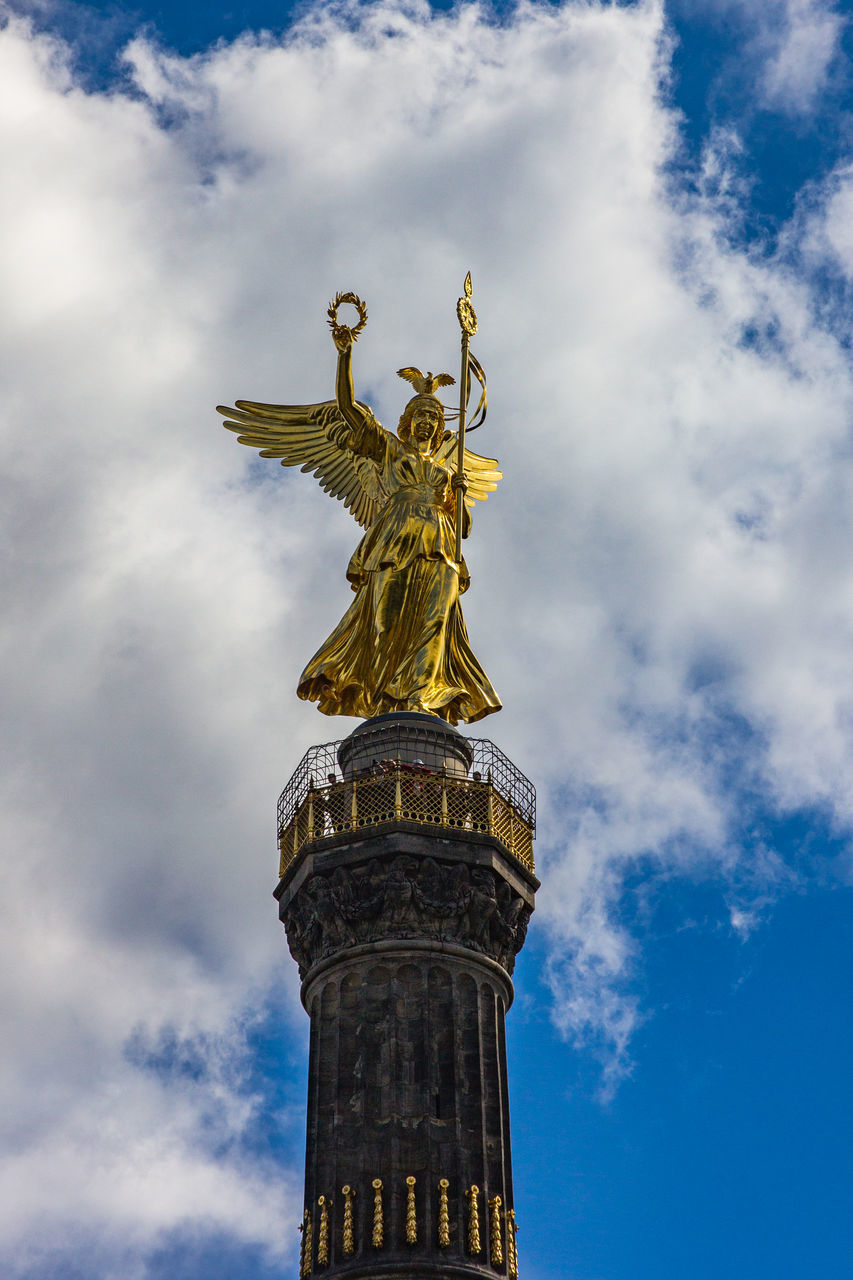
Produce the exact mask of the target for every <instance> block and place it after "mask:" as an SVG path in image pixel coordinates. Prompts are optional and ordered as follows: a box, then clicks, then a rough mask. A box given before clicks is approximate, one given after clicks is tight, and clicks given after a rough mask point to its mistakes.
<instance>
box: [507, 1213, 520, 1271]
mask: <svg viewBox="0 0 853 1280" xmlns="http://www.w3.org/2000/svg"><path fill="white" fill-rule="evenodd" d="M517 1235H518V1224H517V1222H516V1221H515V1210H514V1209H509V1210H507V1215H506V1252H507V1271H508V1273H509V1280H518V1246H517V1245H516V1242H515V1237H516V1236H517Z"/></svg>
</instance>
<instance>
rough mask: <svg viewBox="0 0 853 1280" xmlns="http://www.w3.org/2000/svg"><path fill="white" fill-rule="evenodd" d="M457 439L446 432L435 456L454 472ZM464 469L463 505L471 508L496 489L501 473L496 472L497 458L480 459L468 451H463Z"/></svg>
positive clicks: (476, 454)
mask: <svg viewBox="0 0 853 1280" xmlns="http://www.w3.org/2000/svg"><path fill="white" fill-rule="evenodd" d="M457 446H458V441H457V437H456V436H455V435H454V434H453V432H450V431H448V432H447V434H446V435H445V437H444V439H443V441H442V442H441V444H440V446H439V448H438V454H437V456H438V457H440V458H441V459H442V461H443V462H445V463H447V464H448V465H449V466H450V467H451V468H452V469H453V470H454V471H455V470H456V450H457ZM462 456H463V458H464V463H463V466H464V469H465V474H466V476H467V477H468V491H467V493H466V494H465V505H466V506H467V507H469V508H470V507H473V505H474V503H475V502H485V500H486V498H488V496H489V494H490V493H492V492H493V491H494V490H495V489H497V487H498V481H499V480H500V479H501V478H502V475H503V472H501V471H499V470H498V460H497V458H482V457H481V456H480V454H479V453H472V452H471V450H470V449H465V450H463V455H462Z"/></svg>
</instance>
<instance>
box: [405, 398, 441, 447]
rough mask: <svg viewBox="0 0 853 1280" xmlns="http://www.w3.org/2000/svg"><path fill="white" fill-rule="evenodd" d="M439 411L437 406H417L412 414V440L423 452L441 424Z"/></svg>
mask: <svg viewBox="0 0 853 1280" xmlns="http://www.w3.org/2000/svg"><path fill="white" fill-rule="evenodd" d="M441 418H442V414H441V410H440V409H439V408H438V406H437V405H431V404H419V405H417V406H416V408H415V410H414V412H413V414H412V422H411V432H412V439H413V440H414V442H415V444H416V445H417V446H418V448H419V449H420V450H421V451H423V450H424V449H425V448H426V447H427V446H428V445H429V444H430V443H431V441H432V440H433V439H434V438H435V435H436V433H437V431H438V428H439V426H440V424H441Z"/></svg>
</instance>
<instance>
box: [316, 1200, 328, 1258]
mask: <svg viewBox="0 0 853 1280" xmlns="http://www.w3.org/2000/svg"><path fill="white" fill-rule="evenodd" d="M317 1204H318V1205H319V1206H320V1230H319V1232H318V1233H317V1266H318V1267H327V1266H328V1265H329V1205H328V1202H327V1200H326V1197H325V1196H320V1197H319V1199H318V1200H317Z"/></svg>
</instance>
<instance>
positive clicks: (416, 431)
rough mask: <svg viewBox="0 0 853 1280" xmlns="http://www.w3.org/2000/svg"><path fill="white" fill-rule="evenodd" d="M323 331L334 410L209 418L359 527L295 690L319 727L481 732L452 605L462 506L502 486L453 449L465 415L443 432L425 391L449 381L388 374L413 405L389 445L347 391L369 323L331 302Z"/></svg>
mask: <svg viewBox="0 0 853 1280" xmlns="http://www.w3.org/2000/svg"><path fill="white" fill-rule="evenodd" d="M467 298H470V282H466V299H467ZM344 303H348V304H351V305H352V306H355V307H356V309H357V311H358V315H359V320H358V324H356V325H355V326H354V327H353V328H349V327H348V326H347V325H345V324H343V323H341V322H340V321H339V319H338V311H339V308H340V307H341V306H342V305H343V304H344ZM329 323H330V325H331V327H332V335H333V337H334V341H335V345H336V347H337V349H338V370H337V381H336V396H335V400H334V401H326V402H324V403H322V404H309V405H273V404H262V403H260V402H257V401H249V400H238V401H236V407H235V408H233V409H232V408H226V407H221V406H220V408H219V412H220V413H222V414H223V415H224V417H225V419H226V421H225V426H226V427H227V428H228V429H229V430H231V431H234V432H236V434H237V438H238V440H239V441H240V443H241V444H246V445H249V446H250V447H253V448H256V449H259V450H260V453H261V456H262V457H265V458H278V459H280V461H281V464H282V466H299V467H301V469H302V470H303V471H306V472H308V471H310V472H311V473H313V474H314V475H315V476H316V477H317V479H318V480H319V481H320V484H321V485H322V487H323V489H324V490H325V491H326V492H327V493H329V494H331V495H332V496H333V497H336V498H339V499H340V500H341V501H342V502H343V503H344V505H345V506H346V507H347V508H348V509H349V510H350V511H351V512H352V515H353V516H354V518H355V520H356V521H357V522H358V523H359V524H360V525H362V527H363V528H364V529H365V534H364V536H363V538H362V540H361V542H360V543H359V545H358V547H357V548H356V550H355V552H354V553H353V555H352V558H351V559H350V563H349V566H348V569H347V578H348V579H349V582H350V585H351V586H352V589H353V591H354V592H355V599H354V600H353V602H352V604H351V606H350V608H349V609H348V610H347V611H346V613H345V614H344V616H343V618H342V619H341V621H340V623H339V624H338V626H337V627H336V628H335V629H334V631H333V632H332V634H331V635H330V636H329V637H328V639H327V640H326V641H325V642H324V643H323V644H322V645H321V646H320V648H319V649H318V651H317V652H316V653H315V655H314V657H313V658H312V659H311V660H310V662H309V663H308V664H307V666H306V667H305V670H304V671H303V672H302V675H301V676H300V679H299V683H298V686H297V692H298V694H299V697H300V698H304V699H306V700H308V701H311V702H316V703H317V706H318V707H319V709H320V711H322V712H324V713H325V714H326V715H348V716H358V717H363V718H365V719H368V718H370V717H372V716H376V715H380V714H382V713H384V712H389V711H424V712H428V713H431V714H433V715H437V716H440V717H442V718H443V719H445V720H448V721H449V722H450V723H451V724H457V723H459V721H460V720H461V721H465V722H468V723H470V722H472V721H475V720H480V719H482V717H483V716H487V715H489V714H490V713H491V712H493V711H498V710H500V705H501V704H500V699H499V698H498V695H497V693H496V692H495V690H494V688H493V686H492V684H491V682H490V680H489V678H488V676H487V675H486V673H485V671H484V670H483V668H482V666H481V665H480V663H479V662H478V660H477V658H476V657H475V655H474V653H473V650H472V649H471V645H470V643H469V640H468V633H467V629H466V627H465V620H464V618H463V616H462V608H461V604H460V597H461V595H462V594H463V593H464V592H465V591H466V590H467V589H468V586H469V581H470V579H469V576H468V569H467V566H466V564H465V560H464V558H463V557H462V555H461V551H460V550H459V548H460V546H461V541H460V539H461V537H466V536H467V535H468V533H469V532H470V528H471V510H472V508H473V505H474V503H475V502H476V501H482V500H484V499H485V498H487V497H488V495H489V493H490V492H491V491H493V490H494V489H495V488H496V487H497V483H498V481H499V480H500V478H501V473H500V471H499V470H498V469H497V462H496V460H495V459H493V458H483V457H480V456H479V455H478V454H475V453H471V452H470V450H468V449H466V448H465V447H464V415H462V418H461V421H460V428H461V430H460V432H459V433H458V434H454V433H453V432H452V431H449V430H447V429H446V421H445V410H444V406H443V404H442V403H441V401H440V400H439V399H438V397H437V395H436V394H435V392H436V390H437V389H438V388H440V387H443V386H447V385H449V384H450V383H452V382H453V381H454V379H453V378H451V377H450V375H448V374H438V375H435V376H434V375H433V374H432V373H428V374H426V375H424V374H422V373H421V372H420V370H418V369H416V368H414V367H407V368H406V369H403V370H400V374H401V376H402V377H404V378H406V380H407V381H409V382H411V383H412V384H413V385H414V387H415V389H416V391H417V394H416V395H415V396H414V397H413V398H412V399H411V400H410V401H409V403H408V404H407V405H406V407H405V409H404V411H403V414H402V416H401V418H400V422H399V424H398V428H397V433H396V434H392V433H391V432H390V431H386V430H385V428H384V427H382V426H381V425H380V423H379V422H378V421H377V420H376V418H375V417H374V415H373V413H372V411H371V410H370V409H369V408H368V406H367V405H365V404H362V403H361V402H360V401H357V400H356V399H355V395H354V390H353V383H352V348H353V343H354V342H355V340H356V339H357V337H358V335H359V333H360V332H361V331H362V330H363V328H364V326H365V324H366V323H367V310H366V308H365V306H364V304H363V303H362V301H361V300H360V299H359V298H358V297H357V296H356V295H355V294H339V295H338V296H337V298H336V299H335V301H334V302H333V303H332V305H331V307H330V308H329ZM466 350H467V348H466ZM475 364H476V362H475ZM477 369H479V365H477ZM467 370H468V366H467V365H466V366H465V381H466V382H467V376H468V375H467Z"/></svg>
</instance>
